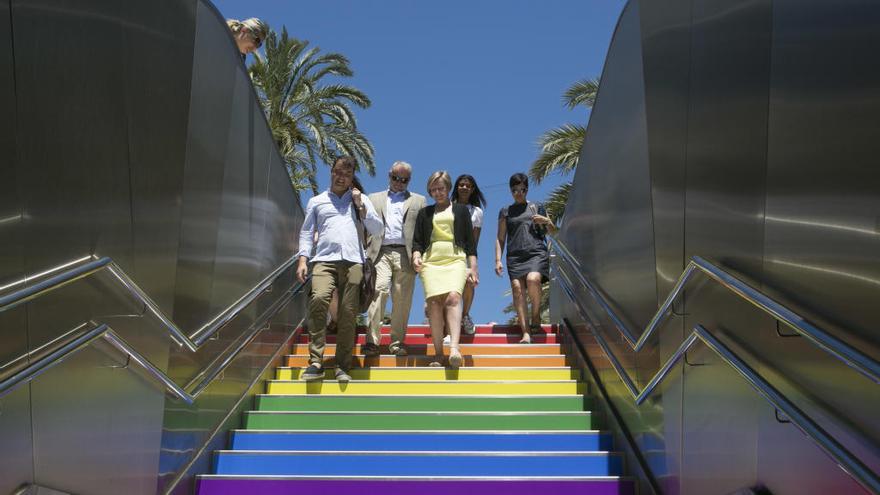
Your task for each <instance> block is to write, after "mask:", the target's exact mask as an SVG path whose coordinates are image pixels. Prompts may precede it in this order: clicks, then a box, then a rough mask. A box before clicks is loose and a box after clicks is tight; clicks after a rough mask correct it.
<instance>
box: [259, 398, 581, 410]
mask: <svg viewBox="0 0 880 495" xmlns="http://www.w3.org/2000/svg"><path fill="white" fill-rule="evenodd" d="M584 400H585V399H584V397H582V396H579V395H560V396H525V395H523V396H503V395H496V396H482V397H481V396H437V395H406V396H387V395H386V396H369V395H343V396H338V395H258V396H257V403H256V409H257V410H258V411H583V410H584V409H589V408H590V406H591V404H589V402H588V403H586V404H585V402H584ZM587 401H589V399H587Z"/></svg>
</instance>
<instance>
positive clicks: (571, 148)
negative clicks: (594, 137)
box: [529, 79, 599, 225]
mask: <svg viewBox="0 0 880 495" xmlns="http://www.w3.org/2000/svg"><path fill="white" fill-rule="evenodd" d="M598 91H599V80H598V79H584V80H581V81H578V82H576V83H574V84H572V85H571V86H570V87H569V88H568V89H567V90H566V91H565V93H564V94H563V95H562V102H563V104H564V105H565V106H567V107H568V108H569V109H574V108H575V107H578V106H584V107H587V108H592V107H593V103H595V102H596V94H597V93H598ZM586 139H587V128H586V126H584V125H578V124H565V125H563V126H561V127H557V128H556V129H551V130H549V131H547V132H545V133H544V134H543V135H542V136H541V137H540V138H539V139H538V146H540V148H541V152H540V154H539V155H538V158H537V159H535V161H534V162H533V163H532V165H531V167H529V177H530V178H531V179H532V180H533V181H534V182H535V183H536V184H540V183H541V181H543V180H544V179H546V178H547V177H548V176H550V175H551V174H560V175H563V176H567V175H569V174H570V173H571V172H572V171H574V170H575V169H576V168H577V165H578V159H579V158H580V155H581V150H582V149H583V146H584V141H586ZM570 191H571V182H568V183H565V184H562V185H561V186H559V187H557V188H556V189H554V190H553V192H551V193H550V195H549V196H548V197H547V199H546V201H545V206H546V208H547V215H548V216H549V217H550V219H551V220H553V222H554V223H556V224H557V225H559V222H560V221H561V220H562V216H563V215H564V214H565V204H566V203H567V202H568V194H569V192H570Z"/></svg>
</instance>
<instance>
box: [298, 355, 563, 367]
mask: <svg viewBox="0 0 880 495" xmlns="http://www.w3.org/2000/svg"><path fill="white" fill-rule="evenodd" d="M353 359H354V361H353V363H352V366H354V367H355V368H366V367H372V366H396V367H399V368H400V367H404V366H428V364H429V363H430V362H431V361H433V358H432V357H431V356H425V355H418V354H415V355H410V356H403V357H397V356H392V355H390V354H386V355H383V356H370V357H366V356H364V355H358V356H353ZM324 363H325V365H326V366H328V367H330V366H335V365H336V357H335V356H329V357H328V356H325V357H324ZM284 365H285V366H292V367H305V366H308V365H309V356H308V354H300V355H288V356H286V357H285V360H284ZM565 365H566V362H565V356H563V355H543V356H542V355H525V354H522V355H520V354H512V355H503V354H498V355H488V356H486V355H476V356H464V366H465V367H470V366H525V367H533V366H565Z"/></svg>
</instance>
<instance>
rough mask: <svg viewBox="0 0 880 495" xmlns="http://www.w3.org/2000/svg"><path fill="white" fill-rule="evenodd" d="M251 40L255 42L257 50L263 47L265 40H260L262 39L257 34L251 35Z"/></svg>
mask: <svg viewBox="0 0 880 495" xmlns="http://www.w3.org/2000/svg"><path fill="white" fill-rule="evenodd" d="M251 39H252V40H254V46H256V47H257V48H259V47H261V46H263V40H262V39H260V37H259V36H257V35H256V34H254V33H251Z"/></svg>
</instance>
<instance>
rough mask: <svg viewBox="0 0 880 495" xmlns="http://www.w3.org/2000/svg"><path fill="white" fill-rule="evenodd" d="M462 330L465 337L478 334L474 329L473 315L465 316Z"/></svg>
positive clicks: (462, 320)
mask: <svg viewBox="0 0 880 495" xmlns="http://www.w3.org/2000/svg"><path fill="white" fill-rule="evenodd" d="M461 330H462V332H464V334H465V335H473V334H475V333H476V332H477V329H476V327H474V321H473V320H471V315H464V316H463V317H462V318H461Z"/></svg>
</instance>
